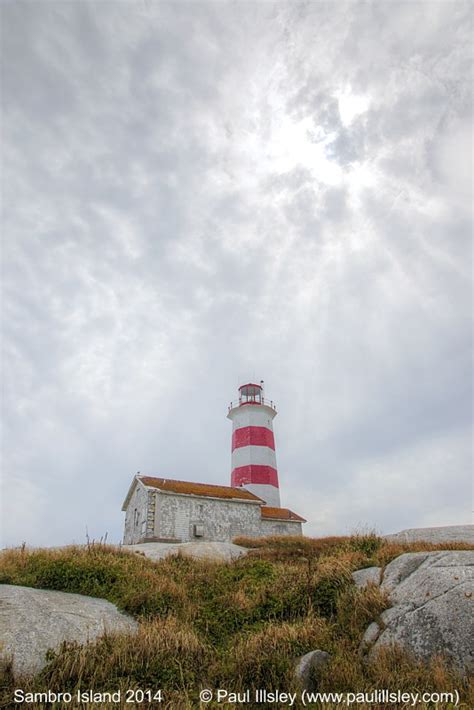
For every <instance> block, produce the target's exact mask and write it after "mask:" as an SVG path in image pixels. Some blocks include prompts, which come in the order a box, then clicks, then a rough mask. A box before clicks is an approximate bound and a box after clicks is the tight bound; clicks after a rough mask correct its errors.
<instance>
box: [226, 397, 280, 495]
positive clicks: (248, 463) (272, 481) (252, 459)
mask: <svg viewBox="0 0 474 710" xmlns="http://www.w3.org/2000/svg"><path fill="white" fill-rule="evenodd" d="M239 395H240V396H239V401H238V402H236V403H235V404H231V406H230V407H229V413H228V415H227V416H228V418H229V419H230V420H231V421H232V426H233V430H232V473H231V485H232V486H245V488H247V489H248V490H250V491H251V492H252V493H255V495H257V496H259V497H260V498H262V499H263V500H264V501H265V502H266V504H267V505H270V506H274V507H276V508H279V507H280V490H279V485H278V471H277V464H276V455H275V439H274V436H273V424H272V422H273V419H274V417H275V416H276V409H275V407H274V406H273V402H268V401H266V400H264V398H263V391H262V386H261V385H256V384H253V383H249V384H246V385H242V386H241V387H239Z"/></svg>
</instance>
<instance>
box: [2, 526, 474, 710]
mask: <svg viewBox="0 0 474 710" xmlns="http://www.w3.org/2000/svg"><path fill="white" fill-rule="evenodd" d="M236 542H237V543H238V544H241V545H244V546H247V547H249V548H250V547H251V548H252V549H251V550H250V552H249V554H248V555H247V556H246V557H244V558H241V559H239V560H236V561H234V562H232V563H228V564H222V563H213V562H209V561H200V560H191V559H188V558H185V557H181V556H179V555H178V556H175V557H170V558H167V559H164V560H160V561H159V562H152V561H150V560H148V559H146V558H145V557H143V556H141V555H136V554H131V553H129V552H125V551H123V550H121V549H120V548H115V547H112V546H109V545H104V544H89V545H87V546H85V547H69V548H62V549H54V550H28V549H25V548H20V549H13V550H6V551H4V552H3V553H1V555H0V583H4V584H17V585H25V586H30V587H36V588H43V589H56V590H61V591H67V592H75V593H79V594H86V595H91V596H96V597H101V598H104V599H108V600H109V601H111V602H113V603H114V604H116V605H117V606H118V607H119V608H120V609H121V610H123V611H125V612H127V613H129V614H131V615H132V616H134V617H135V618H136V619H138V620H139V622H140V625H139V631H138V633H137V634H135V635H124V634H106V635H104V636H102V637H101V638H99V639H97V640H96V641H95V642H93V643H89V644H87V645H85V646H79V645H77V644H74V643H65V644H63V645H62V646H61V648H60V649H58V650H56V651H55V652H50V655H49V662H48V664H47V666H46V667H45V668H44V669H43V671H42V672H41V673H39V674H38V675H36V676H34V677H30V678H24V679H18V678H17V679H14V678H13V674H12V670H11V666H10V665H9V664H8V663H4V667H3V670H2V673H1V674H0V681H1V685H0V688H1V690H0V707H13V705H12V704H11V697H12V692H13V689H14V688H15V687H23V688H24V689H25V691H29V692H41V691H45V690H47V689H48V688H56V689H58V690H62V691H66V690H68V691H71V692H73V693H74V692H75V691H77V689H78V688H82V689H84V688H94V690H96V691H108V692H110V691H115V690H118V689H121V690H122V691H124V690H125V689H127V688H142V689H143V688H150V687H151V688H163V690H164V697H165V702H164V703H163V704H162V705H161V707H163V708H170V709H171V708H173V710H181V708H182V709H183V710H187V709H190V708H198V707H199V706H200V703H199V697H198V694H199V690H200V689H201V688H218V687H222V688H228V689H230V690H232V691H234V692H243V691H244V690H246V689H250V690H251V691H252V692H253V691H254V689H256V688H268V689H274V688H279V689H281V690H285V691H288V692H297V691H298V690H299V689H298V687H297V684H296V681H295V678H294V675H293V667H294V662H295V659H296V658H297V657H298V656H301V655H303V654H304V653H307V652H308V651H310V650H313V649H316V648H322V649H324V650H327V651H328V652H329V653H330V654H331V662H330V664H329V665H328V666H327V667H326V668H325V669H324V670H323V671H322V673H321V675H320V677H319V678H318V680H317V684H316V685H317V689H318V690H320V691H321V692H324V691H326V692H329V691H354V692H363V691H367V692H368V691H370V690H373V689H374V688H391V689H401V690H411V691H414V690H423V691H446V690H452V689H455V688H457V689H458V690H459V693H460V695H461V702H462V703H464V707H465V708H472V707H474V687H473V684H472V682H471V683H470V682H468V681H466V679H462V678H461V677H459V676H458V675H457V674H456V672H455V671H454V670H453V669H452V668H450V666H449V663H448V662H447V661H446V659H443V658H442V657H437V658H434V659H433V660H432V662H431V664H429V665H426V664H423V663H421V662H419V661H417V660H416V659H414V658H411V657H410V656H409V655H408V654H406V653H403V652H401V651H400V650H399V649H397V648H393V649H387V650H386V651H384V653H381V654H380V655H379V656H378V657H377V659H376V661H374V662H371V663H368V662H367V660H366V659H365V658H364V657H363V656H362V655H361V654H360V653H359V645H360V641H361V638H362V635H363V633H364V631H365V629H366V627H367V625H368V624H369V623H370V622H371V621H373V620H374V619H377V617H378V616H379V615H380V613H381V612H382V611H383V610H384V609H385V608H386V607H387V605H388V600H387V598H386V596H385V595H384V594H383V593H382V592H381V591H380V590H379V589H378V588H376V587H374V586H368V587H367V588H365V589H364V590H359V589H357V588H356V587H355V585H354V584H353V582H352V578H351V572H352V571H353V570H355V569H360V568H362V567H369V566H372V565H377V566H385V565H386V564H388V562H390V561H391V560H392V559H394V558H395V557H397V556H398V555H400V554H402V553H403V552H413V551H424V550H426V551H431V550H438V549H447V548H448V549H472V547H470V546H469V545H464V544H449V545H445V544H443V545H431V544H423V543H413V544H409V543H403V544H400V543H390V542H385V541H383V540H382V539H380V538H378V537H377V536H376V535H374V534H370V533H369V534H360V535H353V536H348V537H330V538H319V539H311V538H301V537H285V538H278V537H274V538H265V539H259V540H255V539H243V538H239V539H237V540H236ZM315 682H316V681H315ZM315 687H316V686H315ZM28 707H35V705H34V704H30V705H29V706H28ZM36 707H41V705H36ZM48 707H54V705H53V706H51V705H50V706H48ZM57 707H62V706H61V705H57ZM68 707H78V706H75V705H74V704H72V705H68ZM87 707H88V708H92V707H99V705H97V706H95V705H94V704H93V703H91V704H89V705H88V706H87ZM100 707H104V706H103V705H102V706H100ZM116 707H118V706H116ZM123 707H129V708H130V707H134V705H133V704H127V705H123ZM137 707H138V706H137ZM141 707H143V705H141ZM207 707H210V708H212V707H219V706H218V705H217V704H215V703H214V704H213V703H212V702H211V703H210V704H209V705H207ZM220 707H222V705H221V706H220ZM225 707H232V704H227V705H226V706H225ZM235 707H240V705H239V704H236V705H235ZM246 707H254V705H252V704H250V705H248V704H247V705H246ZM255 707H259V708H265V707H270V706H267V705H265V704H260V705H258V706H257V705H255ZM273 707H275V706H273ZM294 707H295V706H294ZM296 707H301V705H296ZM313 707H317V706H316V705H313ZM320 707H323V706H320ZM324 707H325V708H327V709H328V710H329V709H330V708H331V706H330V705H329V704H326V705H324ZM357 707H358V708H362V707H364V706H363V705H357ZM367 707H368V706H367ZM373 707H374V706H372V708H373ZM377 707H379V708H383V707H387V708H388V707H390V706H383V705H379V706H377ZM400 707H402V706H400ZM418 707H420V708H423V705H420V706H418ZM426 707H427V708H428V707H429V706H426ZM433 707H434V706H433ZM437 707H439V708H441V707H442V706H441V705H438V706H437ZM447 707H448V706H446V708H447ZM460 707H463V705H462V704H461V705H460Z"/></svg>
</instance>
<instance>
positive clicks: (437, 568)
mask: <svg viewBox="0 0 474 710" xmlns="http://www.w3.org/2000/svg"><path fill="white" fill-rule="evenodd" d="M381 589H382V590H386V591H387V592H388V593H389V599H390V602H391V604H392V606H391V608H389V609H387V610H386V611H384V612H383V613H382V615H381V617H380V620H378V621H379V626H380V627H381V631H380V633H379V634H378V635H376V634H375V633H374V632H375V630H376V629H375V627H374V625H373V624H371V626H369V628H368V629H367V631H366V635H365V637H364V639H363V643H369V644H370V643H371V641H373V640H374V638H375V637H376V640H375V643H374V644H373V646H372V648H371V650H370V654H369V656H370V657H373V656H374V655H375V654H376V653H377V651H378V649H380V648H381V647H382V646H386V645H390V644H392V643H397V644H400V645H401V646H402V647H404V648H406V649H407V650H409V651H411V652H413V653H414V654H416V655H417V656H418V657H420V658H422V659H424V660H428V659H429V658H431V657H432V656H433V655H434V654H436V653H443V654H445V655H446V656H448V657H449V658H450V659H451V660H452V661H453V662H454V664H455V665H456V666H457V668H458V669H459V670H461V671H462V672H472V671H474V644H473V639H474V551H472V552H471V551H469V550H466V551H464V550H458V551H454V550H453V551H441V552H411V553H407V554H404V555H400V557H397V558H396V559H395V560H393V561H392V562H391V563H390V564H389V565H387V567H386V568H385V572H384V575H383V581H382V584H381Z"/></svg>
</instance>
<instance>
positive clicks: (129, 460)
mask: <svg viewBox="0 0 474 710" xmlns="http://www.w3.org/2000/svg"><path fill="white" fill-rule="evenodd" d="M0 12H1V20H2V50H1V64H2V75H3V76H2V96H1V113H2V133H3V148H2V162H3V169H2V175H1V196H2V232H3V249H2V284H3V285H2V292H3V299H2V338H1V340H2V349H3V368H2V372H3V375H2V382H3V389H2V410H3V421H4V426H3V444H2V477H1V482H2V487H1V492H2V499H1V503H2V505H1V510H2V526H1V527H2V544H3V545H7V546H13V545H20V544H22V543H23V542H26V543H27V544H28V545H32V546H35V545H50V546H51V545H60V544H61V545H62V544H68V543H71V542H76V543H83V542H85V541H86V539H87V537H89V538H90V539H95V540H99V539H101V538H102V539H103V538H104V537H105V536H107V540H108V541H109V542H119V541H120V540H121V537H122V530H123V513H122V512H121V506H122V502H123V500H124V498H125V495H126V493H127V491H128V488H129V485H130V483H131V481H132V478H133V476H134V475H135V473H137V472H138V471H140V472H141V473H142V474H147V475H156V476H162V477H167V478H177V479H180V480H189V481H198V482H206V483H216V484H226V485H229V484H230V444H231V429H232V425H231V423H230V421H229V420H228V419H227V418H226V414H227V407H228V404H229V402H230V400H232V399H235V398H236V396H237V387H238V385H239V384H242V383H243V382H244V381H248V380H251V381H254V380H257V381H260V380H262V379H263V380H264V381H265V389H266V395H267V396H268V397H269V398H271V399H273V400H274V401H275V402H276V403H277V408H278V416H277V417H276V419H275V420H274V430H275V437H276V450H277V451H276V453H277V461H278V470H279V477H280V487H281V496H282V505H283V506H285V507H288V508H290V509H292V510H294V511H295V512H297V513H299V514H300V515H303V516H304V517H305V518H306V519H307V520H308V523H307V524H306V525H305V533H306V534H307V535H313V536H319V535H328V534H347V533H352V532H356V531H366V530H375V531H376V532H378V533H391V532H396V531H398V530H401V529H404V528H408V527H421V526H431V525H453V524H466V523H470V522H471V520H472V518H471V511H472V475H473V449H472V401H473V400H472V374H471V372H472V367H471V365H472V252H471V238H472V226H471V224H472V223H471V218H472V215H471V194H472V166H473V161H472V89H471V82H472V71H473V70H472V66H473V65H472V36H473V34H472V33H473V27H472V6H471V4H470V3H468V2H461V1H459V2H457V1H455V0H452V1H451V2H434V1H433V2H429V1H426V2H397V1H394V2H356V1H355V2H348V3H346V2H337V3H334V2H298V1H297V0H296V1H294V0H292V1H291V2H257V1H253V2H241V1H240V0H238V1H235V0H232V1H231V0H223V1H221V2H217V1H215V2H200V1H195V2H180V1H176V2H155V1H154V0H137V1H136V2H122V1H121V2H113V1H107V2H106V1H100V2H86V1H79V0H78V1H76V2H70V1H67V0H64V1H62V2H59V1H58V2H49V1H48V0H43V1H40V2H25V1H24V0H15V2H13V0H6V1H5V2H3V3H2V5H1V10H0Z"/></svg>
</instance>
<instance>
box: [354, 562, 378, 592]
mask: <svg viewBox="0 0 474 710" xmlns="http://www.w3.org/2000/svg"><path fill="white" fill-rule="evenodd" d="M381 574H382V568H381V567H366V568H365V569H358V570H356V571H355V572H353V573H352V579H353V580H354V582H355V584H356V587H359V589H361V588H362V587H366V586H367V585H368V584H369V583H370V584H376V585H379V584H380V577H381Z"/></svg>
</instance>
